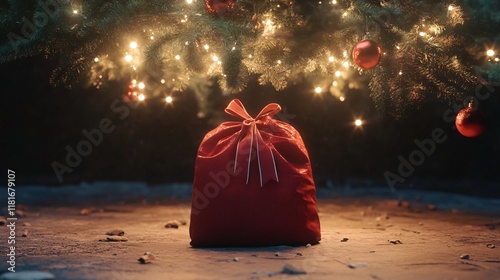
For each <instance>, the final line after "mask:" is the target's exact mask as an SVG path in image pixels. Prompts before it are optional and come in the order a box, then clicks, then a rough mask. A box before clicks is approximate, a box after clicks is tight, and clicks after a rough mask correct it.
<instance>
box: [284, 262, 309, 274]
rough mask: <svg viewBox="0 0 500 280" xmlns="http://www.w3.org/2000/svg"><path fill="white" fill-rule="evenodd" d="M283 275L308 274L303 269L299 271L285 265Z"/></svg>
mask: <svg viewBox="0 0 500 280" xmlns="http://www.w3.org/2000/svg"><path fill="white" fill-rule="evenodd" d="M281 273H282V274H289V275H298V274H306V272H305V271H304V270H302V269H299V268H297V267H295V266H293V265H291V264H284V265H283V269H282V270H281Z"/></svg>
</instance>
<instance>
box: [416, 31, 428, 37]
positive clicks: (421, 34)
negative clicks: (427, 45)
mask: <svg viewBox="0 0 500 280" xmlns="http://www.w3.org/2000/svg"><path fill="white" fill-rule="evenodd" d="M418 35H420V36H422V37H423V36H425V35H427V33H425V32H423V31H421V32H420V33H418Z"/></svg>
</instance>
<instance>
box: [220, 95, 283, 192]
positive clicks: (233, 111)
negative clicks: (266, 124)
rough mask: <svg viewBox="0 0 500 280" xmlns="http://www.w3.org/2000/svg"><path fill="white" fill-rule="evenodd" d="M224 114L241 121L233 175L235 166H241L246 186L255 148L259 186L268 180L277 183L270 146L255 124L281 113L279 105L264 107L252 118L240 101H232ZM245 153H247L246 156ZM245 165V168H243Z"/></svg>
mask: <svg viewBox="0 0 500 280" xmlns="http://www.w3.org/2000/svg"><path fill="white" fill-rule="evenodd" d="M225 111H226V113H228V114H230V115H232V116H235V117H239V118H242V119H243V122H242V123H241V130H240V132H239V137H238V143H237V145H236V155H235V159H234V173H236V168H237V166H240V165H243V166H244V167H246V170H247V179H246V184H248V181H249V179H250V162H251V159H252V158H251V157H252V150H253V148H254V147H255V150H256V154H257V164H258V167H259V178H260V186H261V187H262V186H263V185H264V184H266V183H267V182H268V181H270V180H275V181H276V182H279V178H278V170H277V169H276V161H275V160H274V154H273V150H272V148H271V146H269V145H267V143H266V142H265V141H264V139H263V138H262V135H261V133H260V130H259V129H258V128H257V125H256V122H257V121H259V120H263V119H264V118H266V117H271V118H272V117H273V116H274V115H276V114H277V113H278V112H279V111H281V107H280V105H278V104H276V103H271V104H268V105H267V106H266V107H264V108H263V109H262V110H261V111H260V113H259V114H258V115H257V117H255V118H252V117H251V116H250V115H249V114H248V112H247V111H246V110H245V107H244V106H243V104H242V103H241V101H240V100H238V99H234V100H233V101H231V103H229V105H228V106H227V108H226V110H225ZM245 152H248V156H247V155H246V153H245ZM245 165H246V166H245Z"/></svg>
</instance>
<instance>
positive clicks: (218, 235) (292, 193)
mask: <svg viewBox="0 0 500 280" xmlns="http://www.w3.org/2000/svg"><path fill="white" fill-rule="evenodd" d="M280 110H281V107H280V106H279V105H278V104H275V103H272V104H269V105H267V106H266V107H265V108H264V109H262V111H261V112H260V113H259V114H258V115H257V117H256V118H252V117H251V116H250V115H249V114H248V113H247V111H246V110H245V108H244V107H243V105H242V104H241V102H240V101H239V100H238V99H235V100H233V101H231V103H230V104H229V105H228V107H227V108H226V112H227V113H228V114H230V115H233V116H235V117H239V118H242V119H243V122H225V123H222V124H221V125H219V126H218V127H217V128H215V129H214V130H212V131H210V132H209V133H207V135H206V136H205V138H204V139H203V141H202V142H201V144H200V147H199V149H198V155H197V158H196V166H195V176H194V184H193V197H192V207H191V223H190V228H189V233H190V236H191V245H192V246H193V247H237V246H242V247H243V246H273V245H305V244H308V243H310V244H316V243H318V242H319V240H320V239H321V234H320V225H319V218H318V212H317V207H316V189H315V186H314V181H313V178H312V170H311V163H310V161H309V155H308V153H307V150H306V148H305V146H304V142H303V141H302V138H301V137H300V135H299V133H298V132H297V131H296V130H295V129H294V128H293V127H292V126H291V125H289V124H287V123H285V122H282V121H278V120H275V119H273V118H272V117H273V116H274V115H275V114H277V113H278V112H279V111H280Z"/></svg>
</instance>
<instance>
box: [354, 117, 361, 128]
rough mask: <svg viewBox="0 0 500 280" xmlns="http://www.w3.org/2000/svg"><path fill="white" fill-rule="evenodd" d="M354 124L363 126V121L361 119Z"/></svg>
mask: <svg viewBox="0 0 500 280" xmlns="http://www.w3.org/2000/svg"><path fill="white" fill-rule="evenodd" d="M354 124H355V125H356V126H362V125H363V121H362V120H361V119H357V120H356V121H354Z"/></svg>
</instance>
